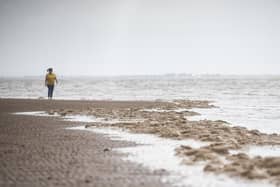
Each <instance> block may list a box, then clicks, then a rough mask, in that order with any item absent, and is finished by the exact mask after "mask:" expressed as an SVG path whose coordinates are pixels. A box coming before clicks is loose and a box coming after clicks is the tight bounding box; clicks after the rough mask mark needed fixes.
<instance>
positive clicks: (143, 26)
mask: <svg viewBox="0 0 280 187" xmlns="http://www.w3.org/2000/svg"><path fill="white" fill-rule="evenodd" d="M279 18H280V1H278V0H173V1H171V0H79V1H76V0H0V65H1V68H0V76H24V75H42V74H45V73H46V72H45V71H46V69H47V68H48V67H53V68H54V71H55V72H56V73H57V74H59V75H66V76H67V75H92V76H100V75H139V74H165V73H192V74H217V73H218V74H280V56H279V54H280V53H279V52H280V50H279V49H280V34H279V33H280V22H279Z"/></svg>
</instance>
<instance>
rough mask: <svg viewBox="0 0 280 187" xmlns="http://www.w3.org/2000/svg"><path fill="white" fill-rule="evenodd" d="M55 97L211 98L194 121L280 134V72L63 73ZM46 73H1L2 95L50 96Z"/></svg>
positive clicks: (87, 98)
mask: <svg viewBox="0 0 280 187" xmlns="http://www.w3.org/2000/svg"><path fill="white" fill-rule="evenodd" d="M58 78H59V83H58V84H57V85H56V87H55V91H54V97H55V99H65V100H148V101H153V100H162V101H172V100H175V99H191V100H209V101H211V102H212V104H213V105H215V106H216V107H215V108H211V109H193V110H194V111H197V112H199V113H201V115H200V116H196V117H194V118H193V119H192V120H204V119H210V120H224V121H227V122H229V123H230V124H231V125H234V126H244V127H246V128H248V129H257V130H259V131H261V132H265V133H279V134H280V75H279V76H278V75H258V76H257V75H254V76H253V75H188V74H167V75H139V76H110V77H109V76H108V77H89V76H87V77H85V76H84V77H82V76H81V77H77V76H76V77H70V76H68V77H63V76H61V77H58ZM46 95H47V88H46V87H45V86H44V76H42V77H13V78H11V77H10V78H3V77H2V78H0V98H29V99H38V98H39V99H43V98H46Z"/></svg>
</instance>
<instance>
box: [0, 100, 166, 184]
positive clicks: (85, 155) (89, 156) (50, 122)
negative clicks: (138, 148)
mask: <svg viewBox="0 0 280 187" xmlns="http://www.w3.org/2000/svg"><path fill="white" fill-rule="evenodd" d="M136 105H137V106H143V107H146V106H150V105H151V103H149V102H103V101H47V100H25V99H0V186H28V187H30V186H95V187H97V186H102V187H103V186H104V187H107V186H119V187H125V186H133V187H134V186H136V187H137V186H155V187H157V186H169V185H168V184H163V183H162V182H161V178H162V176H165V175H167V173H166V172H165V171H153V172H152V171H149V170H147V169H145V168H143V167H141V166H139V165H136V164H133V163H128V162H125V161H122V159H121V157H122V156H125V155H121V154H119V153H116V152H114V151H112V149H113V148H118V147H127V146H134V144H133V143H130V142H123V141H112V140H109V139H108V138H106V137H104V136H102V135H100V134H94V133H92V132H86V131H73V130H66V129H65V128H67V127H73V126H81V125H84V124H83V123H77V122H75V123H74V122H67V121H61V119H58V118H55V117H33V116H21V115H12V114H11V113H14V112H23V111H49V110H56V109H73V110H87V109H88V108H89V107H105V108H127V107H133V106H136Z"/></svg>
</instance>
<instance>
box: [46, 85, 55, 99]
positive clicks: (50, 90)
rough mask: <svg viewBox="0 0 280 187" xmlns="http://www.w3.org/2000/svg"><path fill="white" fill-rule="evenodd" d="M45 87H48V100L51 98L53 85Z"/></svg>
mask: <svg viewBox="0 0 280 187" xmlns="http://www.w3.org/2000/svg"><path fill="white" fill-rule="evenodd" d="M47 86H48V98H52V96H53V89H54V85H47Z"/></svg>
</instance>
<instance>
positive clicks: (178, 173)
mask: <svg viewBox="0 0 280 187" xmlns="http://www.w3.org/2000/svg"><path fill="white" fill-rule="evenodd" d="M70 129H72V130H87V131H92V132H95V133H101V134H105V135H107V136H108V137H109V138H111V139H112V140H124V141H132V142H136V143H137V144H141V145H140V146H136V147H127V148H118V149H115V150H116V151H118V152H121V153H127V154H128V156H127V157H125V158H123V159H124V160H127V161H131V162H135V163H138V164H141V165H143V166H145V167H147V168H149V169H151V170H166V171H167V172H169V173H170V174H169V175H168V176H167V177H164V178H163V180H164V181H167V182H171V183H172V184H174V186H192V187H201V186H213V187H224V186H231V187H234V186H238V187H270V186H273V185H272V184H269V183H268V182H266V181H247V180H242V179H239V178H229V177H227V176H225V175H214V174H209V173H205V172H203V167H204V166H205V164H204V163H199V164H195V165H191V166H190V165H183V164H181V162H182V158H180V157H178V156H176V155H175V149H176V148H178V147H179V146H180V145H188V146H191V147H193V148H198V147H201V146H204V145H207V143H204V142H199V141H195V140H180V141H178V140H169V139H164V138H160V137H157V136H155V135H147V134H133V133H128V132H126V131H122V130H120V129H112V128H85V127H74V128H70Z"/></svg>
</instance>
